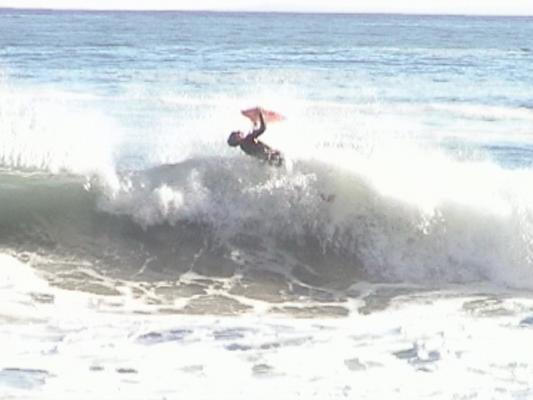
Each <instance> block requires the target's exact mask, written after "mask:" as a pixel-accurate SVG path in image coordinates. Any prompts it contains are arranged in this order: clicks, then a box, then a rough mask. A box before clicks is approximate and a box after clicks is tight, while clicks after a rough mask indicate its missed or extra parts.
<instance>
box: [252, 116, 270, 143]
mask: <svg viewBox="0 0 533 400" xmlns="http://www.w3.org/2000/svg"><path fill="white" fill-rule="evenodd" d="M265 129H266V125H265V120H264V118H263V112H262V111H259V128H257V129H254V130H253V131H252V132H251V133H250V136H251V137H252V138H253V139H256V138H257V137H259V136H260V135H262V134H263V132H264V131H265Z"/></svg>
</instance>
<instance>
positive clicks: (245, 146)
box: [228, 109, 283, 167]
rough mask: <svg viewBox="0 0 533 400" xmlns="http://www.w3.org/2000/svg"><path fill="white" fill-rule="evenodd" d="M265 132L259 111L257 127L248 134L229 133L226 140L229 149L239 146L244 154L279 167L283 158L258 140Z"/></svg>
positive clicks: (263, 121) (261, 113) (264, 125)
mask: <svg viewBox="0 0 533 400" xmlns="http://www.w3.org/2000/svg"><path fill="white" fill-rule="evenodd" d="M265 130H266V124H265V119H264V117H263V112H262V111H261V110H260V109H259V127H258V128H256V129H254V130H253V131H251V132H250V133H248V134H245V133H244V132H241V131H234V132H231V134H230V135H229V138H228V144H229V145H230V146H231V147H237V146H239V147H240V148H241V150H242V151H244V152H245V153H246V154H248V155H250V156H252V157H255V158H258V159H260V160H262V161H265V162H268V163H269V164H270V165H273V166H276V167H281V166H282V165H283V156H282V155H281V153H280V152H279V151H278V150H274V149H272V148H271V147H269V146H267V145H266V144H264V143H263V142H261V141H260V140H257V138H258V137H259V136H261V135H262V134H263V132H265Z"/></svg>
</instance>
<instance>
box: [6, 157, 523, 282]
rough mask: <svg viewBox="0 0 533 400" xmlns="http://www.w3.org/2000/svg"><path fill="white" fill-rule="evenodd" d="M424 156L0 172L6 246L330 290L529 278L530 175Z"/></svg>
mask: <svg viewBox="0 0 533 400" xmlns="http://www.w3.org/2000/svg"><path fill="white" fill-rule="evenodd" d="M396 154H397V153H396ZM423 156H424V159H423V162H422V164H417V163H416V162H415V163H414V164H410V165H405V164H402V163H401V162H400V161H401V160H394V159H391V158H390V157H389V158H387V160H386V165H387V166H384V165H381V167H379V166H378V164H377V163H378V162H379V160H380V157H377V158H374V159H365V160H359V162H354V160H351V163H350V165H352V166H353V165H357V166H358V167H357V168H356V169H355V170H349V169H343V168H342V167H339V166H334V165H331V164H327V163H324V162H321V161H316V160H315V161H305V160H295V161H294V162H293V163H292V165H290V166H289V168H287V169H276V168H270V167H265V166H264V165H262V164H260V163H257V162H255V160H252V159H237V158H221V157H207V158H196V159H190V160H187V161H184V162H182V163H178V164H173V165H163V166H160V167H155V168H151V169H146V170H139V171H129V172H123V173H121V174H119V176H118V178H117V179H118V182H119V186H118V187H116V186H115V184H114V185H113V186H110V185H107V184H106V182H105V181H103V180H102V179H101V178H93V179H89V180H87V181H85V180H83V179H82V178H79V177H76V176H70V177H69V176H65V175H55V176H50V175H43V174H28V175H26V176H21V174H20V173H15V174H13V173H11V174H4V175H2V180H1V182H2V186H3V187H4V190H3V191H2V203H1V208H0V218H1V226H2V234H1V237H2V245H3V246H5V247H8V248H10V249H14V250H16V251H17V252H32V253H34V254H41V255H46V257H48V258H52V259H53V258H54V257H56V258H58V259H62V260H71V261H75V262H78V263H83V262H88V263H90V264H91V265H93V266H94V267H96V268H97V269H101V270H105V271H106V272H107V273H110V274H112V275H115V276H118V277H131V276H138V277H140V278H143V279H144V278H147V277H152V278H151V279H156V278H157V279H165V278H169V277H172V276H176V274H177V275H179V274H183V273H186V272H191V271H192V272H196V273H200V274H204V275H207V276H214V277H216V276H222V277H223V276H226V277H228V276H233V275H234V274H238V273H240V272H242V271H243V270H244V269H247V268H252V269H259V270H260V269H265V270H270V271H276V272H277V273H280V274H284V275H287V276H292V277H293V278H297V279H298V280H300V281H303V282H305V283H306V284H310V285H316V286H324V287H332V288H348V287H349V286H350V285H351V284H354V283H357V282H359V281H361V280H372V281H379V282H415V283H430V284H437V285H438V284H444V283H467V282H472V281H479V280H486V281H490V282H494V283H497V284H502V285H511V286H515V287H524V286H525V287H529V286H530V285H531V284H532V283H533V281H532V279H531V278H530V277H529V275H530V274H529V271H530V269H531V250H532V248H531V243H532V241H531V240H532V234H533V226H532V225H531V223H532V221H533V220H532V216H533V214H532V210H531V207H530V204H532V203H531V202H530V201H529V199H531V196H532V193H531V191H530V189H528V188H527V185H526V182H528V181H529V180H530V179H531V172H530V171H521V172H516V171H506V170H502V169H499V168H498V167H496V166H494V165H492V164H487V163H472V162H468V163H464V162H458V161H454V160H449V159H447V158H445V157H442V158H441V159H438V158H437V157H436V156H435V155H432V156H429V158H432V159H433V161H430V160H429V159H428V155H427V154H426V153H424V154H423ZM404 157H405V156H403V157H402V158H404ZM410 157H411V160H416V157H415V154H413V153H411V154H410ZM337 159H340V158H339V157H338V158H337ZM403 161H406V160H405V158H404V159H403ZM420 165H424V166H425V169H424V170H421V169H420ZM391 169H392V170H393V171H391ZM392 172H394V174H392ZM450 176H453V177H454V179H450Z"/></svg>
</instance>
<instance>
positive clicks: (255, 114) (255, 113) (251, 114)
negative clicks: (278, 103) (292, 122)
mask: <svg viewBox="0 0 533 400" xmlns="http://www.w3.org/2000/svg"><path fill="white" fill-rule="evenodd" d="M259 111H262V112H263V119H264V120H265V122H279V121H283V120H284V119H285V117H284V116H283V115H281V114H279V113H277V112H275V111H270V110H265V109H263V108H260V107H254V108H249V109H247V110H242V111H241V114H242V115H244V116H245V117H247V118H249V119H250V121H252V122H253V123H254V124H256V123H258V122H259Z"/></svg>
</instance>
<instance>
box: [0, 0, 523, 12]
mask: <svg viewBox="0 0 533 400" xmlns="http://www.w3.org/2000/svg"><path fill="white" fill-rule="evenodd" d="M0 7H15V8H27V7H30V8H74V9H128V10H131V9H133V10H139V9H151V10H225V11H229V10H249V11H316V12H391V13H431V14H443V13H445V14H486V15H493V14H500V15H533V0H134V1H133V0H0Z"/></svg>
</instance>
